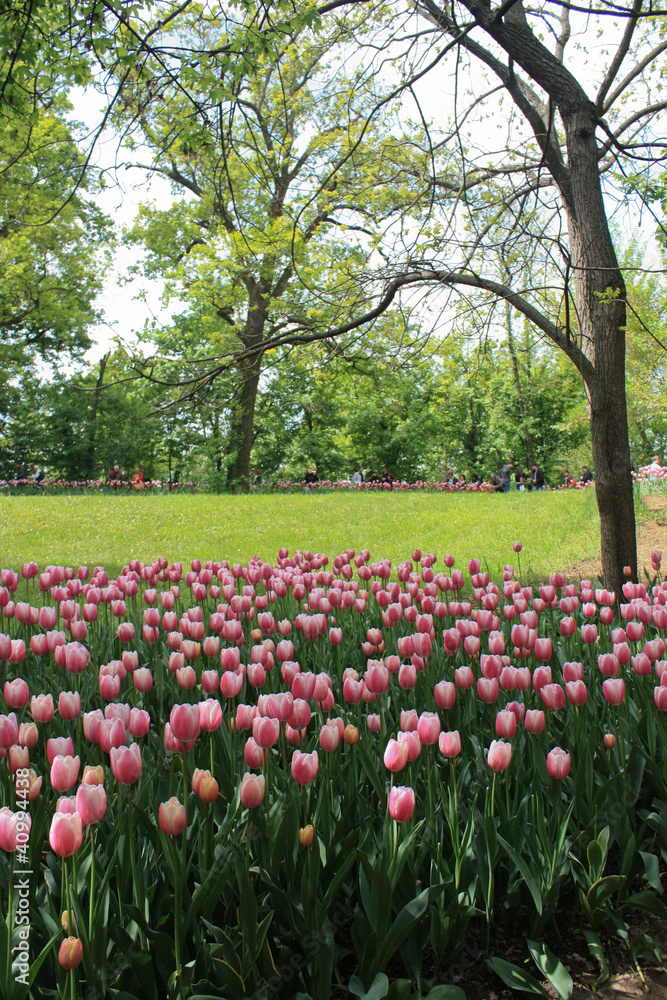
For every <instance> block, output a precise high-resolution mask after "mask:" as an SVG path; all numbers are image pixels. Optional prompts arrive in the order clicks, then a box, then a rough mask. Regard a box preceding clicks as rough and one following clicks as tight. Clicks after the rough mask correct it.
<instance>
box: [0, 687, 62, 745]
mask: <svg viewBox="0 0 667 1000" xmlns="http://www.w3.org/2000/svg"><path fill="white" fill-rule="evenodd" d="M53 713H54V707H53V695H52V694H38V695H33V696H32V698H31V699H30V714H31V715H32V717H33V719H34V720H35V722H42V723H43V722H50V721H51V719H52V718H53ZM0 741H1V737H0ZM0 746H2V743H1V742H0Z"/></svg>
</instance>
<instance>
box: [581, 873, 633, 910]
mask: <svg viewBox="0 0 667 1000" xmlns="http://www.w3.org/2000/svg"><path fill="white" fill-rule="evenodd" d="M624 882H625V875H605V877H604V878H601V879H600V880H599V881H598V882H596V883H595V884H594V885H592V886H591V887H590V889H589V890H588V892H587V893H586V898H587V899H588V904H589V906H590V908H591V909H592V910H595V909H597V907H598V906H601V905H602V903H604V902H605V901H606V900H607V899H609V897H610V896H612V895H613V894H614V893H615V892H618V890H619V889H620V888H621V886H622V885H623V884H624Z"/></svg>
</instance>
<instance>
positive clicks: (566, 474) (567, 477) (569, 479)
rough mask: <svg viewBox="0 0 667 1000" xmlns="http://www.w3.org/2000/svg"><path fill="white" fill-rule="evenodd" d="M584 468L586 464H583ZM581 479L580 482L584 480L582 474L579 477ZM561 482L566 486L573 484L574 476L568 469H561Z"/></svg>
mask: <svg viewBox="0 0 667 1000" xmlns="http://www.w3.org/2000/svg"><path fill="white" fill-rule="evenodd" d="M584 468H586V466H584ZM581 481H582V483H583V481H584V477H583V475H582V477H581ZM563 482H564V484H565V485H566V486H574V476H573V475H572V474H571V473H570V470H569V469H564V470H563Z"/></svg>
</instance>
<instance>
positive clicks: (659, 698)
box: [653, 684, 667, 712]
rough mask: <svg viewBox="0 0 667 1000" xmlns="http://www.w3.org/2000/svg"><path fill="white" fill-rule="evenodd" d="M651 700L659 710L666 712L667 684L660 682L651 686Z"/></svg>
mask: <svg viewBox="0 0 667 1000" xmlns="http://www.w3.org/2000/svg"><path fill="white" fill-rule="evenodd" d="M653 702H654V704H655V707H656V708H657V709H659V710H660V711H661V712H667V686H665V685H664V684H660V686H659V687H654V688H653Z"/></svg>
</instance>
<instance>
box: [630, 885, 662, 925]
mask: <svg viewBox="0 0 667 1000" xmlns="http://www.w3.org/2000/svg"><path fill="white" fill-rule="evenodd" d="M623 906H634V907H635V908H636V909H637V910H645V911H646V912H647V913H652V914H653V916H655V917H660V918H661V919H662V920H667V906H666V905H665V904H664V903H663V901H662V900H661V899H658V897H657V896H656V895H655V893H654V892H652V891H651V889H643V890H642V891H641V892H635V893H634V895H632V896H628V898H627V899H624V900H623Z"/></svg>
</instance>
